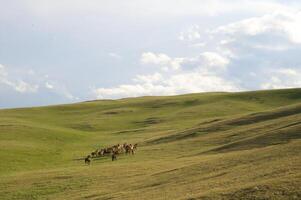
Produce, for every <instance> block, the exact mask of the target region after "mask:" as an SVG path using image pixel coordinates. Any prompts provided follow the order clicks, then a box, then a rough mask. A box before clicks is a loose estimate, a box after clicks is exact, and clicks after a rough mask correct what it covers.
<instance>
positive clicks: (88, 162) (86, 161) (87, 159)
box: [85, 155, 91, 165]
mask: <svg viewBox="0 0 301 200" xmlns="http://www.w3.org/2000/svg"><path fill="white" fill-rule="evenodd" d="M90 163H91V159H90V155H88V156H87V157H86V158H85V164H88V165H90Z"/></svg>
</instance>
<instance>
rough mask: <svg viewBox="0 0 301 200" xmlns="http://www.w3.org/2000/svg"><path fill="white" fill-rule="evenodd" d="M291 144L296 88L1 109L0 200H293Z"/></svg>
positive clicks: (298, 183) (300, 165)
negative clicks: (113, 156)
mask: <svg viewBox="0 0 301 200" xmlns="http://www.w3.org/2000/svg"><path fill="white" fill-rule="evenodd" d="M300 139H301V89H286V90H271V91H254V92H241V93H202V94H189V95H180V96H171V97H140V98H128V99H121V100H103V101H90V102H83V103H77V104H70V105H59V106H48V107H37V108H24V109H5V110H0V160H1V162H0V199H90V200H92V199H123V200H124V199H190V200H192V199H301V140H300ZM124 142H128V143H138V144H139V147H138V150H137V153H136V154H135V155H133V156H132V155H121V156H119V157H118V160H117V161H116V162H112V161H111V160H110V159H109V158H108V157H105V158H97V159H94V160H93V161H92V163H91V165H90V166H87V165H85V164H84V162H83V160H82V158H83V157H84V156H86V155H88V154H89V153H91V152H92V151H93V150H95V149H96V148H100V147H105V146H111V145H114V144H117V143H124Z"/></svg>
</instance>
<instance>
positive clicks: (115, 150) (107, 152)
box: [85, 143, 138, 164]
mask: <svg viewBox="0 0 301 200" xmlns="http://www.w3.org/2000/svg"><path fill="white" fill-rule="evenodd" d="M137 146H138V144H134V145H132V144H127V143H124V144H117V145H114V146H111V147H107V148H103V149H96V150H95V151H93V152H92V153H91V154H89V155H88V156H87V157H86V158H85V164H90V163H91V160H92V159H93V158H97V157H104V156H111V157H112V161H114V160H117V155H119V154H123V153H125V154H135V151H136V150H137Z"/></svg>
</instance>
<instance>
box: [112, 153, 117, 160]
mask: <svg viewBox="0 0 301 200" xmlns="http://www.w3.org/2000/svg"><path fill="white" fill-rule="evenodd" d="M114 160H117V153H116V152H113V154H112V161H114Z"/></svg>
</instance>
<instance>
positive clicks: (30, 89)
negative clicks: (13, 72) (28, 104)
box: [0, 64, 39, 93]
mask: <svg viewBox="0 0 301 200" xmlns="http://www.w3.org/2000/svg"><path fill="white" fill-rule="evenodd" d="M8 75H9V74H8V72H7V71H6V69H5V67H4V65H1V64H0V83H2V84H4V85H6V86H9V87H11V88H13V89H14V90H15V91H17V92H20V93H35V92H37V91H38V89H39V85H37V84H30V83H27V82H25V81H23V80H12V79H10V78H9V76H8Z"/></svg>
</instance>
